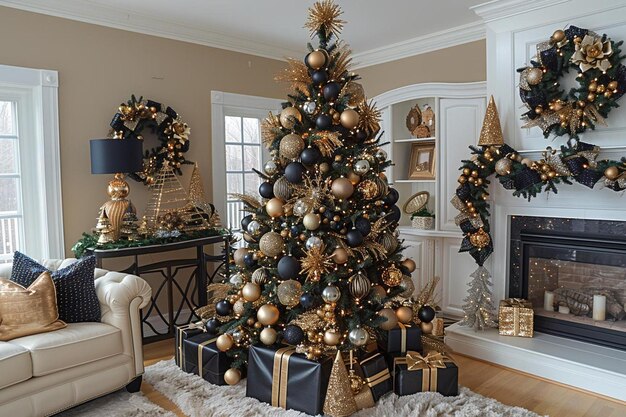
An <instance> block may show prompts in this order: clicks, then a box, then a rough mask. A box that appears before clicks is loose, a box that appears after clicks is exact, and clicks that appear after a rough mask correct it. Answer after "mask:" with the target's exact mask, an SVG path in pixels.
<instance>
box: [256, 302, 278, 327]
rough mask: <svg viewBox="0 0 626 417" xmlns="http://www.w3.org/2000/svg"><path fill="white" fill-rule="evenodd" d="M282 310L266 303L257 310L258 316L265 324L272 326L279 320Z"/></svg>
mask: <svg viewBox="0 0 626 417" xmlns="http://www.w3.org/2000/svg"><path fill="white" fill-rule="evenodd" d="M279 316H280V311H278V308H276V306H275V305H272V304H264V305H262V306H261V307H259V309H258V310H257V313H256V318H257V320H258V321H259V323H261V324H262V325H263V326H271V325H272V324H275V323H276V322H277V321H278V318H279Z"/></svg>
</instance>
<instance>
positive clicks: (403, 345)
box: [398, 322, 406, 353]
mask: <svg viewBox="0 0 626 417" xmlns="http://www.w3.org/2000/svg"><path fill="white" fill-rule="evenodd" d="M398 326H399V327H400V352H401V353H404V352H406V326H405V325H404V324H403V323H400V322H398Z"/></svg>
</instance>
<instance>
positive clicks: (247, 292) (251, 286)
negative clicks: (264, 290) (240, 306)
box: [241, 271, 261, 302]
mask: <svg viewBox="0 0 626 417" xmlns="http://www.w3.org/2000/svg"><path fill="white" fill-rule="evenodd" d="M255 272H256V271H255ZM241 295H242V296H243V298H244V299H245V300H246V301H250V302H254V301H256V300H258V299H259V298H260V297H261V286H260V285H259V284H257V283H255V282H248V283H247V284H246V285H244V286H243V288H242V290H241Z"/></svg>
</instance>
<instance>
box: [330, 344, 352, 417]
mask: <svg viewBox="0 0 626 417" xmlns="http://www.w3.org/2000/svg"><path fill="white" fill-rule="evenodd" d="M323 411H324V414H326V415H329V416H331V417H347V416H349V415H351V414H354V413H356V412H357V411H358V410H357V407H356V402H355V401H354V395H353V394H352V389H351V385H350V379H349V377H348V370H347V369H346V365H345V363H344V361H343V357H342V356H341V352H339V351H337V356H335V361H334V363H333V369H332V370H331V372H330V379H329V381H328V390H327V394H326V400H325V401H324V408H323Z"/></svg>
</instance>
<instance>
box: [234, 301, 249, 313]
mask: <svg viewBox="0 0 626 417" xmlns="http://www.w3.org/2000/svg"><path fill="white" fill-rule="evenodd" d="M245 309H246V306H245V301H244V300H241V299H240V300H237V301H235V303H234V304H233V313H235V315H236V316H241V315H242V314H243V312H244V311H245Z"/></svg>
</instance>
